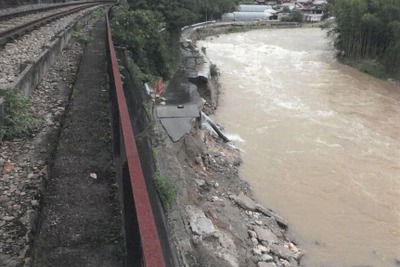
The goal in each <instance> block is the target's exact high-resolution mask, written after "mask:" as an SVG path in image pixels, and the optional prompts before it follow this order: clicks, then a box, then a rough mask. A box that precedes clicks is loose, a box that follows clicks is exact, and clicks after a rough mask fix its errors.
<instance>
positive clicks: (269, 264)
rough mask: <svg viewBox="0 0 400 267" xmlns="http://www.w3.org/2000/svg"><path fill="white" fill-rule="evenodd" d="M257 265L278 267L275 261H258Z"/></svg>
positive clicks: (259, 266) (260, 266)
mask: <svg viewBox="0 0 400 267" xmlns="http://www.w3.org/2000/svg"><path fill="white" fill-rule="evenodd" d="M257 266H258V267H276V264H275V263H272V262H262V261H261V262H259V263H257Z"/></svg>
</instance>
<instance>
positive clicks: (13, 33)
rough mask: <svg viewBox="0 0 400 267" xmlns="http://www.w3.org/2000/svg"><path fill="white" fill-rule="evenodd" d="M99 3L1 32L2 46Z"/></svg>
mask: <svg viewBox="0 0 400 267" xmlns="http://www.w3.org/2000/svg"><path fill="white" fill-rule="evenodd" d="M98 4H99V3H94V4H88V5H84V6H80V7H77V8H74V9H70V10H68V11H63V12H59V13H56V14H53V15H50V16H47V17H44V18H40V19H37V20H34V21H30V22H27V23H25V24H22V25H19V26H17V27H14V28H12V29H9V30H6V31H3V32H0V45H3V44H5V43H8V42H10V41H11V40H12V39H13V38H15V37H17V36H21V35H23V34H24V33H26V32H29V31H32V30H34V29H36V28H38V27H39V26H41V25H44V24H46V23H49V22H51V21H54V20H57V19H59V18H61V17H64V16H68V15H70V14H72V13H75V12H78V11H80V10H83V9H86V8H89V7H92V6H95V5H98Z"/></svg>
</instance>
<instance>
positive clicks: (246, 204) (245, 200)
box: [231, 193, 257, 211]
mask: <svg viewBox="0 0 400 267" xmlns="http://www.w3.org/2000/svg"><path fill="white" fill-rule="evenodd" d="M231 198H232V199H233V200H234V201H235V202H236V204H238V205H239V206H240V207H242V208H243V209H246V210H251V211H255V210H256V206H257V203H256V202H254V200H252V199H251V198H249V197H248V196H246V195H244V194H243V193H241V194H239V195H238V196H232V197H231Z"/></svg>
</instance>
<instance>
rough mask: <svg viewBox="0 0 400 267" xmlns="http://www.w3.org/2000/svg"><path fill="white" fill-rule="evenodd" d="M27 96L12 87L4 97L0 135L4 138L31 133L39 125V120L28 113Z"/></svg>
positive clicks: (18, 136)
mask: <svg viewBox="0 0 400 267" xmlns="http://www.w3.org/2000/svg"><path fill="white" fill-rule="evenodd" d="M29 107H30V101H29V98H28V97H25V96H23V95H21V93H20V92H19V91H18V90H16V89H14V90H9V91H8V92H7V95H6V97H5V111H4V112H5V116H4V124H3V128H2V129H1V132H0V134H1V136H2V137H4V138H6V139H13V138H20V137H24V136H27V135H29V134H31V133H32V132H33V131H34V130H35V129H37V127H38V126H39V123H40V120H39V119H37V118H35V117H34V116H32V115H31V114H29Z"/></svg>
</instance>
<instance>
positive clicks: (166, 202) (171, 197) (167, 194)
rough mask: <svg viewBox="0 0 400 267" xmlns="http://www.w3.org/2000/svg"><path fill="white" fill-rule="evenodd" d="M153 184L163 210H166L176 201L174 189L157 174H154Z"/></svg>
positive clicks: (163, 177)
mask: <svg viewBox="0 0 400 267" xmlns="http://www.w3.org/2000/svg"><path fill="white" fill-rule="evenodd" d="M153 179H154V184H155V186H156V190H157V193H158V196H159V197H160V200H161V203H162V205H163V206H164V208H166V209H168V207H169V206H170V205H172V204H173V203H174V202H175V201H176V188H175V187H174V186H173V185H172V184H171V182H170V181H169V180H168V179H167V178H166V177H165V176H162V175H161V174H159V173H155V174H154V178H153Z"/></svg>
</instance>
